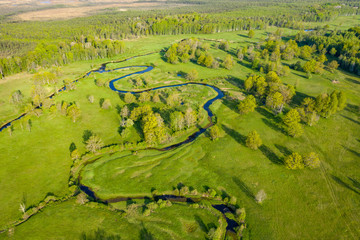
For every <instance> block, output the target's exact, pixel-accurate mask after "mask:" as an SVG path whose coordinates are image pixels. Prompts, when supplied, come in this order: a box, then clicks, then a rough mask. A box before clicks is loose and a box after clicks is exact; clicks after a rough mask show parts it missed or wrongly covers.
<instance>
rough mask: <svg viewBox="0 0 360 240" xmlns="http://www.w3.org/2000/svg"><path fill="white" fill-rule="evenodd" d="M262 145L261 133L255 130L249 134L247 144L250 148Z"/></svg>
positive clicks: (254, 148)
mask: <svg viewBox="0 0 360 240" xmlns="http://www.w3.org/2000/svg"><path fill="white" fill-rule="evenodd" d="M261 145H262V140H261V138H260V135H259V134H258V133H257V132H256V131H255V130H254V131H252V132H250V133H249V134H248V135H247V138H246V146H247V147H248V148H250V149H253V150H256V149H258V148H259V147H260V146H261Z"/></svg>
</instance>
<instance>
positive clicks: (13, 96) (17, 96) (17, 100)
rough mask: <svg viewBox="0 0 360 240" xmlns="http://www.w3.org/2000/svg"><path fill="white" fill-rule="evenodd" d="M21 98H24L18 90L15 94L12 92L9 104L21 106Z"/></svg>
mask: <svg viewBox="0 0 360 240" xmlns="http://www.w3.org/2000/svg"><path fill="white" fill-rule="evenodd" d="M23 98H24V96H23V94H22V93H21V91H20V90H16V91H15V92H13V93H12V94H11V102H12V103H14V104H21V103H22V101H23Z"/></svg>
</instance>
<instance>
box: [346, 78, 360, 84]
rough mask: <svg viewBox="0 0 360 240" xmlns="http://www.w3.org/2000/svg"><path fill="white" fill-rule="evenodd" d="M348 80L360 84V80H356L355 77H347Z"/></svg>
mask: <svg viewBox="0 0 360 240" xmlns="http://www.w3.org/2000/svg"><path fill="white" fill-rule="evenodd" d="M346 80H347V81H349V82H352V83H355V84H360V82H359V81H356V80H355V79H352V78H346Z"/></svg>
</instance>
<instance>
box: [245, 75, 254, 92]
mask: <svg viewBox="0 0 360 240" xmlns="http://www.w3.org/2000/svg"><path fill="white" fill-rule="evenodd" d="M253 86H254V77H252V76H250V77H248V78H247V79H245V82H244V87H245V89H246V91H248V92H249V91H250V90H251V89H252V88H253Z"/></svg>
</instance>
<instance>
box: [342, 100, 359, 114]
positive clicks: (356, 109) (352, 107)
mask: <svg viewBox="0 0 360 240" xmlns="http://www.w3.org/2000/svg"><path fill="white" fill-rule="evenodd" d="M345 110H346V111H349V112H352V113H355V114H359V113H360V107H359V106H357V105H354V104H349V103H348V104H347V105H346V107H345Z"/></svg>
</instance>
